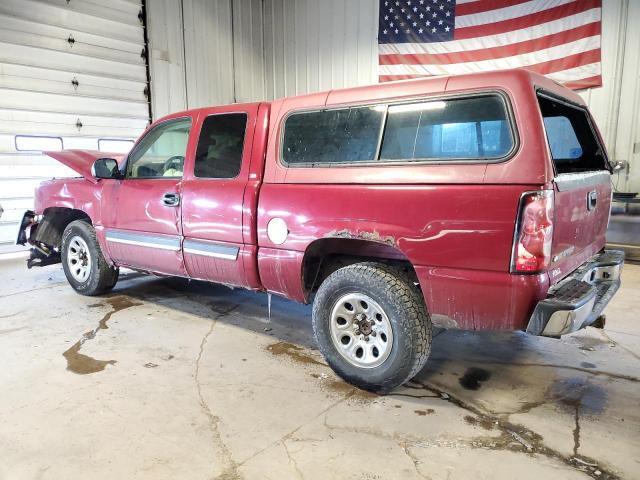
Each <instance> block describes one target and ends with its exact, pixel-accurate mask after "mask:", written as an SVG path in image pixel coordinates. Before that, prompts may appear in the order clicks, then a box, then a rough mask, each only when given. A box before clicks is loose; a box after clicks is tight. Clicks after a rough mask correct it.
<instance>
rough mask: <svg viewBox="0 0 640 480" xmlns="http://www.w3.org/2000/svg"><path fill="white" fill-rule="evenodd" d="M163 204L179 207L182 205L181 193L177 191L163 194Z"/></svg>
mask: <svg viewBox="0 0 640 480" xmlns="http://www.w3.org/2000/svg"><path fill="white" fill-rule="evenodd" d="M162 204H163V205H164V206H165V207H177V206H178V205H180V195H178V194H177V193H165V194H164V195H163V196H162Z"/></svg>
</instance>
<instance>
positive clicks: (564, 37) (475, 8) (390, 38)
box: [378, 0, 602, 89]
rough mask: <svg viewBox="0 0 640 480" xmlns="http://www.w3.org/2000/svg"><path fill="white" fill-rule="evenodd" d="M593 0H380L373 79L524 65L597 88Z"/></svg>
mask: <svg viewBox="0 0 640 480" xmlns="http://www.w3.org/2000/svg"><path fill="white" fill-rule="evenodd" d="M601 10H602V1H601V0H380V21H379V29H378V51H379V67H378V68H379V71H378V74H379V79H380V81H381V82H386V81H391V80H400V79H405V78H416V77H425V76H431V75H451V74H460V73H473V72H484V71H488V70H502V69H506V68H517V67H524V68H527V69H529V70H533V71H535V72H537V73H541V74H543V75H546V76H548V77H550V78H551V79H553V80H555V81H557V82H559V83H562V84H564V85H565V86H567V87H569V88H574V89H581V88H588V87H597V86H600V85H602V77H601V74H600V72H601V70H600V33H601Z"/></svg>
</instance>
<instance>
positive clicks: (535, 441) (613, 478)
mask: <svg viewBox="0 0 640 480" xmlns="http://www.w3.org/2000/svg"><path fill="white" fill-rule="evenodd" d="M412 383H413V384H418V385H420V386H421V387H422V388H424V389H425V390H427V391H429V392H431V393H434V394H436V395H439V396H440V398H441V399H442V400H443V401H446V402H449V403H453V404H454V405H456V406H458V407H460V408H462V409H464V410H467V411H469V412H471V413H473V414H474V415H476V416H478V417H480V418H481V419H483V420H487V421H490V422H492V423H493V424H495V425H496V428H497V429H498V430H500V431H501V432H502V437H503V438H502V439H496V442H497V443H501V444H502V446H503V448H507V449H510V450H512V451H519V452H524V453H528V454H536V453H537V454H539V455H543V456H545V457H547V458H550V459H553V460H556V461H559V462H562V463H564V464H565V465H568V466H570V467H571V468H573V469H575V470H578V471H580V472H582V473H585V474H587V475H589V476H590V477H592V478H597V479H608V480H617V479H619V478H620V477H619V476H618V475H616V474H615V473H613V472H611V471H608V470H607V469H606V468H604V467H603V466H602V465H601V464H600V462H598V461H596V460H595V459H593V458H589V457H585V456H580V457H578V456H577V453H578V449H579V448H580V423H579V422H580V417H579V414H580V412H579V409H580V406H579V405H577V406H576V411H575V416H574V419H575V429H574V430H573V437H574V448H573V456H571V457H566V456H565V455H563V454H562V453H560V452H558V451H557V450H554V449H552V448H550V447H548V446H547V445H545V444H544V442H543V441H542V437H541V436H540V435H539V434H537V433H536V432H534V431H533V430H531V429H529V428H527V427H525V426H524V425H519V424H513V423H511V422H509V421H506V420H503V419H499V418H497V417H495V416H494V415H492V414H487V413H485V412H484V411H482V410H481V409H480V408H478V407H475V406H473V405H470V404H468V403H465V402H464V401H462V400H461V399H459V398H456V397H454V396H453V395H451V394H450V393H448V392H444V391H442V390H439V389H438V388H436V387H435V386H432V385H429V384H426V383H423V382H419V381H416V380H415V379H414V380H413V381H412ZM514 434H515V435H514ZM514 439H515V440H516V441H517V444H516V445H518V446H519V447H516V448H517V450H516V449H514V448H511V447H510V445H509V442H512V441H513V440H514ZM479 446H483V445H482V442H480V443H479Z"/></svg>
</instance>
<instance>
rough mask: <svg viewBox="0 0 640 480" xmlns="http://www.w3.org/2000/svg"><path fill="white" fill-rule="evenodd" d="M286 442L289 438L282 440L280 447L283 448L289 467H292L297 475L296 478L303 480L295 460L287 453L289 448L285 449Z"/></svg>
mask: <svg viewBox="0 0 640 480" xmlns="http://www.w3.org/2000/svg"><path fill="white" fill-rule="evenodd" d="M287 440H289V438H285V439H284V440H282V446H283V447H284V451H285V452H286V453H287V458H288V459H289V465H293V468H294V469H295V471H296V474H297V475H298V477H299V478H300V479H301V480H304V475H303V474H302V471H301V470H300V468H299V467H298V462H296V460H295V458H293V457H292V456H291V452H290V451H289V447H287Z"/></svg>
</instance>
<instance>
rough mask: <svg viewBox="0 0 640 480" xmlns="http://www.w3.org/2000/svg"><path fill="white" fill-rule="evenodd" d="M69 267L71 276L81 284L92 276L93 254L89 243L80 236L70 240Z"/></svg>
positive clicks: (68, 249) (68, 248)
mask: <svg viewBox="0 0 640 480" xmlns="http://www.w3.org/2000/svg"><path fill="white" fill-rule="evenodd" d="M67 266H68V267H69V272H70V273H71V276H72V277H73V278H74V279H75V280H77V281H78V282H80V283H84V282H86V281H87V279H88V278H89V275H90V274H91V253H90V252H89V247H88V246H87V242H85V241H84V239H83V238H82V237H80V236H78V235H75V236H74V237H72V238H71V240H69V246H68V247H67Z"/></svg>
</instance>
